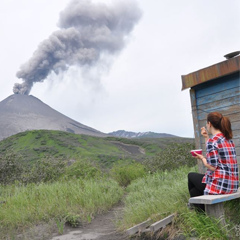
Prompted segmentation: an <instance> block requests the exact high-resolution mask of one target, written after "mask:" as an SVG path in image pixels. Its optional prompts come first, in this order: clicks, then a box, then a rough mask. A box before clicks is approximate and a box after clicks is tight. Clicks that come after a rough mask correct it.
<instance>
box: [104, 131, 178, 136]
mask: <svg viewBox="0 0 240 240" xmlns="http://www.w3.org/2000/svg"><path fill="white" fill-rule="evenodd" d="M108 135H109V136H114V137H122V138H166V137H177V136H175V135H171V134H167V133H154V132H138V133H136V132H128V131H125V130H118V131H115V132H111V133H108Z"/></svg>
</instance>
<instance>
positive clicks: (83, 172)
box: [64, 159, 101, 179]
mask: <svg viewBox="0 0 240 240" xmlns="http://www.w3.org/2000/svg"><path fill="white" fill-rule="evenodd" d="M100 174H101V171H100V169H99V168H98V167H97V166H95V165H94V163H93V162H91V161H90V160H86V159H78V160H76V161H75V162H74V163H73V164H72V165H70V166H69V167H67V168H66V171H65V174H64V177H65V178H82V179H90V178H94V177H97V176H100Z"/></svg>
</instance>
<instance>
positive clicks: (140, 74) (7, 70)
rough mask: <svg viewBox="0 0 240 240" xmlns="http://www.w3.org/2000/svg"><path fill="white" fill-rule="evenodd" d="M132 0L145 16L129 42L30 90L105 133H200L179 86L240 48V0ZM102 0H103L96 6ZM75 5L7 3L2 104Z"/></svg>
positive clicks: (42, 0)
mask: <svg viewBox="0 0 240 240" xmlns="http://www.w3.org/2000/svg"><path fill="white" fill-rule="evenodd" d="M75 1H78V0H75ZM81 1H82V0H79V2H81ZM86 1H88V2H91V1H90V0H86ZM121 1H125V2H126V1H127V0H112V1H110V0H105V1H104V2H105V4H107V5H109V4H110V5H111V6H114V5H115V4H116V3H117V2H121ZM130 1H132V2H134V4H135V6H136V9H140V12H141V15H140V16H139V19H137V20H136V21H135V22H134V26H133V27H132V28H131V31H130V30H129V32H128V33H127V34H126V35H125V36H124V37H123V40H124V46H121V48H119V49H117V51H116V52H114V53H113V54H112V53H111V54H109V55H108V56H107V57H105V58H104V57H103V59H101V60H99V61H98V63H97V64H95V65H90V66H88V67H85V66H81V65H80V66H79V65H73V66H70V67H69V68H68V69H67V70H66V71H60V72H58V73H54V72H50V74H49V75H48V76H47V77H46V79H43V80H42V82H37V83H34V84H33V86H32V88H31V91H30V93H29V94H30V95H33V96H35V97H37V98H38V99H40V100H41V101H43V102H44V103H46V104H47V105H49V106H50V107H52V108H54V109H55V110H57V111H59V112H61V113H62V114H64V115H66V116H68V117H70V118H72V119H74V120H76V121H78V122H80V123H82V124H84V125H87V126H89V127H92V128H95V129H97V130H99V131H101V132H104V133H109V132H112V131H117V130H126V131H133V132H147V131H152V132H157V133H169V134H173V135H177V136H181V137H194V132H193V120H192V110H191V102H190V94H189V89H187V90H184V91H181V88H182V80H181V75H186V74H188V73H191V72H194V71H197V70H199V69H202V68H205V67H208V66H210V65H213V64H215V63H218V62H222V61H224V60H225V58H224V55H226V54H228V53H231V52H234V51H239V50H240V1H239V0H230V1H226V0H211V1H207V0H194V1H193V0H182V1H179V0H161V1H160V0H158V1H156V0H136V1H133V0H128V3H129V2H130ZM99 2H103V0H93V1H92V4H97V3H99ZM69 3H71V1H69V0H50V1H49V0H17V1H16V0H1V7H0V29H1V40H0V64H1V68H0V76H1V77H0V84H1V88H0V101H2V100H4V99H5V98H7V97H8V96H10V95H11V94H13V86H14V84H15V83H19V84H21V83H22V82H23V80H22V79H21V78H18V77H17V75H16V74H17V72H18V71H19V70H20V69H21V66H22V65H23V64H26V63H27V65H29V62H28V61H29V59H31V57H32V56H33V53H34V52H35V51H36V50H37V49H38V48H39V44H41V42H43V41H44V40H46V39H49V36H51V35H52V33H53V32H55V31H58V30H59V17H60V13H61V12H63V10H64V9H66V7H67V6H68V5H69ZM129 9H130V10H131V8H130V7H129ZM129 9H128V10H129ZM131 11H135V10H131ZM128 17H129V18H130V17H131V16H128ZM119 41H120V42H121V40H119ZM103 56H104V54H103Z"/></svg>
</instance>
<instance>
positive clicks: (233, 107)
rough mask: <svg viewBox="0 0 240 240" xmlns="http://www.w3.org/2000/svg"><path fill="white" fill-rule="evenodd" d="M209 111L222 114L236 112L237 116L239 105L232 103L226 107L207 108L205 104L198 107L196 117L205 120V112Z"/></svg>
mask: <svg viewBox="0 0 240 240" xmlns="http://www.w3.org/2000/svg"><path fill="white" fill-rule="evenodd" d="M210 112H221V113H222V114H223V115H229V114H236V115H237V116H239V113H240V105H239V104H233V105H231V106H227V107H226V106H225V107H223V106H220V107H218V108H216V107H215V108H211V109H207V108H206V107H205V106H201V108H199V109H198V119H199V120H206V117H207V114H208V113H210Z"/></svg>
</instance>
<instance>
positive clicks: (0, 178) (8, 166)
mask: <svg viewBox="0 0 240 240" xmlns="http://www.w3.org/2000/svg"><path fill="white" fill-rule="evenodd" d="M17 159H18V160H17ZM24 169H25V167H24V165H23V163H22V161H21V159H19V158H17V157H16V156H15V155H14V154H8V155H6V156H5V157H4V158H2V157H0V183H1V184H4V185H5V184H9V183H13V182H15V181H18V180H21V175H22V173H23V172H24Z"/></svg>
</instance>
